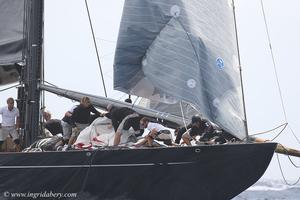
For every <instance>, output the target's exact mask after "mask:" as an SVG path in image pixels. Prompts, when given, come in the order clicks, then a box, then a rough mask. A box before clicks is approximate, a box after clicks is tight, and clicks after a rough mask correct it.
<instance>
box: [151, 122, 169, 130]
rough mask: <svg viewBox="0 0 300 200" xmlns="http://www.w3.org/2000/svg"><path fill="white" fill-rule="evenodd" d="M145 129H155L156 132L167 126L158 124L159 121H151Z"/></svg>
mask: <svg viewBox="0 0 300 200" xmlns="http://www.w3.org/2000/svg"><path fill="white" fill-rule="evenodd" d="M147 129H148V130H149V131H152V130H153V129H156V131H157V132H159V131H161V130H166V129H167V128H166V127H164V126H163V125H161V124H159V123H153V122H149V123H148V126H147Z"/></svg>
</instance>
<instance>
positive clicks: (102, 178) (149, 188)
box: [0, 143, 276, 200]
mask: <svg viewBox="0 0 300 200" xmlns="http://www.w3.org/2000/svg"><path fill="white" fill-rule="evenodd" d="M275 147H276V144H274V143H266V144H232V145H214V146H194V147H173V148H151V149H106V150H104V149H103V150H97V151H69V152H31V153H1V154H0V180H1V181H0V194H1V195H2V194H4V193H6V195H7V196H9V195H12V194H13V193H26V194H27V193H45V192H46V193H47V192H48V193H50V192H52V193H64V194H66V193H76V194H77V199H134V200H145V199H155V200H157V199H163V200H169V199H170V200H171V199H172V200H175V199H180V200H181V199H189V200H191V199H203V200H204V199H205V200H209V199H211V200H218V199H222V200H223V199H231V198H233V197H234V196H236V195H238V194H239V193H241V192H242V191H244V190H246V189H247V188H248V187H250V186H251V185H252V184H254V183H255V182H256V181H257V180H258V179H259V178H260V177H261V176H262V175H263V173H264V172H265V170H266V169H267V166H268V165H269V162H270V160H271V158H272V156H273V153H274V149H275ZM10 197H11V196H10ZM27 198H28V196H27ZM0 199H1V197H0ZM25 199H26V198H25ZM28 199H29V198H28ZM31 199H32V198H31ZM37 199H39V198H37ZM67 199H70V198H67Z"/></svg>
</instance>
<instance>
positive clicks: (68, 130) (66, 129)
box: [61, 121, 72, 140]
mask: <svg viewBox="0 0 300 200" xmlns="http://www.w3.org/2000/svg"><path fill="white" fill-rule="evenodd" d="M61 126H62V129H63V135H64V139H65V140H68V139H70V137H71V135H72V126H71V125H70V124H68V123H67V122H64V121H61Z"/></svg>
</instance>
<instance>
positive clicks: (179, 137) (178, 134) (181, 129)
mask: <svg viewBox="0 0 300 200" xmlns="http://www.w3.org/2000/svg"><path fill="white" fill-rule="evenodd" d="M186 131H187V130H186V128H185V127H183V128H180V129H179V130H178V132H177V135H176V139H175V143H177V144H179V143H180V140H181V138H182V135H183V134H184V133H185V132H186Z"/></svg>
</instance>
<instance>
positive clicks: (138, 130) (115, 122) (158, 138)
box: [0, 97, 232, 151]
mask: <svg viewBox="0 0 300 200" xmlns="http://www.w3.org/2000/svg"><path fill="white" fill-rule="evenodd" d="M125 102H127V103H131V99H130V98H128V99H126V100H125ZM106 109H107V112H105V113H101V112H99V111H98V110H97V109H95V107H94V106H93V105H92V104H91V101H90V99H89V98H88V97H83V98H82V99H81V100H80V104H79V105H76V106H74V107H72V108H71V109H70V110H68V111H67V112H66V113H65V115H64V117H63V118H62V120H59V119H52V118H51V113H50V112H49V111H43V118H44V123H43V127H44V128H45V132H44V133H45V134H44V136H46V137H51V136H55V135H57V134H59V133H60V134H62V135H63V140H62V144H65V145H67V146H68V148H71V147H72V145H73V144H74V143H75V141H76V139H77V137H78V136H79V134H81V132H82V131H83V130H84V129H85V128H87V127H88V126H89V125H90V124H91V123H92V122H93V121H94V120H95V119H97V118H104V117H105V118H106V119H108V120H109V122H110V124H109V125H110V127H111V129H113V130H112V131H113V132H114V139H113V143H112V145H113V146H118V145H123V144H124V143H126V142H128V138H130V137H127V138H126V139H127V141H124V140H122V137H123V136H124V135H125V134H128V132H129V130H130V136H131V138H132V137H133V138H134V139H135V140H132V142H134V144H133V146H135V147H141V146H148V147H152V146H157V145H160V143H159V142H162V143H163V144H164V145H167V146H172V145H180V142H181V141H182V142H181V143H182V144H186V145H191V141H193V140H194V141H196V138H197V136H200V140H201V141H202V142H209V141H212V138H213V139H214V141H213V142H215V143H225V142H226V141H227V140H228V139H230V138H228V135H230V134H228V133H226V132H225V131H224V130H222V129H220V128H219V127H218V126H216V125H215V124H213V123H211V122H210V121H208V120H206V119H203V118H201V117H200V116H193V117H192V120H191V123H190V124H188V125H187V126H186V127H180V128H177V129H176V130H175V135H176V139H175V141H174V142H173V139H172V134H171V131H170V129H168V128H167V127H165V126H164V125H162V124H161V123H159V122H157V121H155V120H151V119H150V118H148V117H145V116H142V115H140V114H138V113H137V112H136V111H135V110H134V109H132V108H130V107H115V106H114V105H108V106H107V108H106ZM0 114H1V115H2V131H1V132H0V145H2V143H3V141H4V140H5V139H6V138H7V137H8V136H10V137H11V138H12V139H13V141H14V143H15V146H16V150H17V151H20V150H21V147H20V138H19V135H18V132H17V131H16V130H19V110H18V108H16V107H15V106H14V99H13V98H8V99H7V106H5V107H3V108H1V109H0ZM145 130H147V132H146V134H144V131H145ZM100 132H101V130H100ZM98 135H99V134H98ZM142 135H143V136H144V137H141V136H142ZM229 137H231V136H229ZM137 138H140V139H139V140H137ZM231 138H232V137H231Z"/></svg>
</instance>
